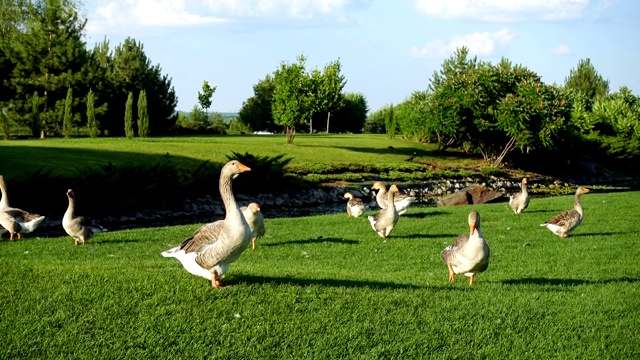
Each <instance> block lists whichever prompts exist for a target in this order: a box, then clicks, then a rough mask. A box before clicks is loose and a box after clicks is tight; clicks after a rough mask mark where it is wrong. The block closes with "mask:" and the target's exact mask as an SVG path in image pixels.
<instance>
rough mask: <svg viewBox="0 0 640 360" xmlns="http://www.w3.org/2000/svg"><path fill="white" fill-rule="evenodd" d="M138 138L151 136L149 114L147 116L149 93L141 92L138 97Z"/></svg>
mask: <svg viewBox="0 0 640 360" xmlns="http://www.w3.org/2000/svg"><path fill="white" fill-rule="evenodd" d="M138 136H140V137H142V138H146V137H147V136H149V114H147V92H146V91H144V90H140V95H139V96H138Z"/></svg>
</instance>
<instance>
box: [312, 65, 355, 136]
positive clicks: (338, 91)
mask: <svg viewBox="0 0 640 360" xmlns="http://www.w3.org/2000/svg"><path fill="white" fill-rule="evenodd" d="M340 69H341V65H340V59H338V60H336V61H334V62H331V63H329V64H327V65H326V66H325V67H324V71H323V72H322V77H321V80H320V82H319V86H318V88H317V93H316V94H315V96H316V97H317V98H318V102H317V108H316V111H317V112H326V113H327V134H328V133H329V120H330V118H331V112H332V111H335V110H337V109H339V108H341V107H342V106H343V105H344V98H343V94H342V89H343V88H344V86H345V85H346V84H347V81H346V80H345V78H344V76H343V75H341V74H340Z"/></svg>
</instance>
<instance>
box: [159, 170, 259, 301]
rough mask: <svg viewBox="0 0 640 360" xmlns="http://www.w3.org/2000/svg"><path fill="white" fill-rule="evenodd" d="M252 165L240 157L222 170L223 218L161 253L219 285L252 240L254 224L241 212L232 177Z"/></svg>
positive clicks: (204, 226)
mask: <svg viewBox="0 0 640 360" xmlns="http://www.w3.org/2000/svg"><path fill="white" fill-rule="evenodd" d="M250 170H251V169H250V168H249V167H247V166H245V165H244V164H242V163H240V162H239V161H237V160H232V161H229V162H228V163H227V164H226V165H225V166H224V167H223V168H222V171H221V172H220V181H219V185H220V196H221V197H222V201H223V203H224V206H225V210H226V215H225V218H224V220H218V221H216V222H212V223H209V224H206V225H203V226H202V227H200V228H199V229H198V230H196V231H195V232H194V233H193V235H192V236H191V237H189V238H187V239H186V240H184V241H183V242H182V243H181V244H180V245H178V246H177V247H174V248H172V249H169V250H167V251H164V252H163V253H162V256H164V257H173V258H176V259H178V261H180V263H181V264H182V266H183V267H184V268H185V270H187V271H188V272H190V273H191V274H193V275H196V276H202V277H204V278H205V279H209V280H211V286H212V287H216V288H217V287H220V286H221V284H220V278H221V277H222V276H223V275H224V273H225V272H226V271H227V269H229V266H231V264H232V263H233V262H235V261H237V260H238V259H239V258H240V255H242V252H243V251H244V250H245V249H246V248H247V246H248V245H249V242H251V227H249V223H247V220H246V219H245V217H244V216H243V215H242V212H241V211H240V208H239V207H238V204H237V203H236V200H235V198H234V197H233V190H232V188H231V182H232V180H233V179H234V178H235V177H236V176H238V175H239V174H240V173H243V172H245V171H250Z"/></svg>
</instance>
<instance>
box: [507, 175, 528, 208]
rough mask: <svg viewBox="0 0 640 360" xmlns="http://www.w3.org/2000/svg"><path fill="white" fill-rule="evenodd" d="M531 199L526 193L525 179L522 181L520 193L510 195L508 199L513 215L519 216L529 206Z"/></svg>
mask: <svg viewBox="0 0 640 360" xmlns="http://www.w3.org/2000/svg"><path fill="white" fill-rule="evenodd" d="M530 200H531V197H530V196H529V192H528V191H527V178H523V179H522V185H521V190H520V192H518V193H516V194H513V195H511V197H510V198H509V206H511V209H512V210H513V212H514V213H516V214H520V213H521V212H522V211H523V210H524V209H526V208H527V206H529V201H530Z"/></svg>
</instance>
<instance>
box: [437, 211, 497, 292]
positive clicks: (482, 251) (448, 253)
mask: <svg viewBox="0 0 640 360" xmlns="http://www.w3.org/2000/svg"><path fill="white" fill-rule="evenodd" d="M468 222H469V235H467V234H462V235H460V236H458V238H457V239H456V241H455V242H454V243H453V244H451V245H449V246H447V247H446V248H445V249H444V250H442V252H441V253H440V256H442V260H444V262H445V263H446V264H447V266H448V267H449V281H453V279H454V276H455V274H464V275H465V276H468V277H469V286H472V285H473V280H474V278H475V276H476V274H477V273H480V272H483V271H485V270H487V267H489V255H490V250H489V245H488V244H487V242H486V241H485V239H484V235H483V234H482V230H481V229H480V214H479V213H478V212H477V211H472V212H470V213H469V219H468Z"/></svg>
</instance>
